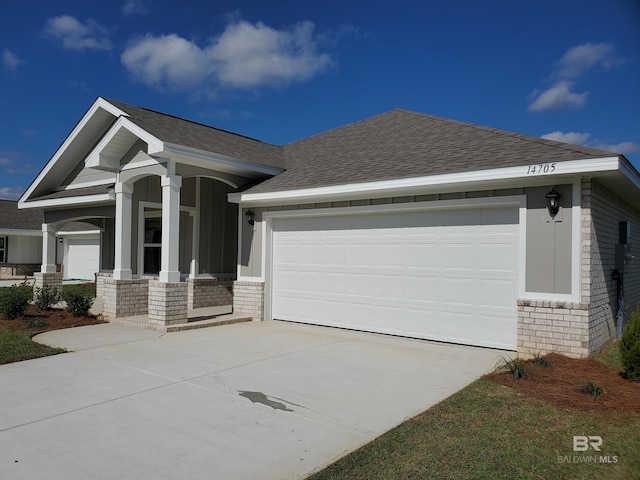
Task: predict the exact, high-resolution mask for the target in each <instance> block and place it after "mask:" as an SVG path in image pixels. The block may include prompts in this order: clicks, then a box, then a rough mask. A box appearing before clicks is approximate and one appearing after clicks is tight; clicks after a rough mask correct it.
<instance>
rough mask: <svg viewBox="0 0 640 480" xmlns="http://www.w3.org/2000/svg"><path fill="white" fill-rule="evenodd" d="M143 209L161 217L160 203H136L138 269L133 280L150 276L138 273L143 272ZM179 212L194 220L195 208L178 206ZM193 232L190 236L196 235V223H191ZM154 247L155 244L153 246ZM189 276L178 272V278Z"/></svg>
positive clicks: (187, 273) (186, 273) (142, 201)
mask: <svg viewBox="0 0 640 480" xmlns="http://www.w3.org/2000/svg"><path fill="white" fill-rule="evenodd" d="M145 208H152V209H154V210H160V212H158V213H159V214H160V215H159V216H162V203H158V202H148V201H144V200H141V201H139V202H138V260H137V264H138V269H137V274H136V275H135V278H142V277H149V276H150V275H145V274H144V273H140V272H142V271H143V270H144V258H143V255H144V246H145V243H144V219H145V213H144V209H145ZM180 212H188V213H189V215H191V216H193V217H194V218H195V215H196V207H189V206H185V205H180ZM192 230H193V232H192V235H196V234H198V231H197V229H196V222H195V221H194V222H193V228H192ZM154 245H155V244H154ZM192 256H193V252H192ZM188 276H189V272H180V277H181V278H182V277H188Z"/></svg>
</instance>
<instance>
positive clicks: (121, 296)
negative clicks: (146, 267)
mask: <svg viewBox="0 0 640 480" xmlns="http://www.w3.org/2000/svg"><path fill="white" fill-rule="evenodd" d="M99 284H100V296H101V297H102V298H103V300H104V303H103V307H102V314H103V315H104V317H105V319H107V320H111V319H115V318H119V317H130V316H135V315H144V314H146V313H147V311H148V307H147V305H148V303H149V293H148V289H149V287H148V284H149V280H148V279H135V280H115V279H114V278H112V277H106V276H103V277H102V278H101V279H100V280H99ZM96 296H98V281H97V282H96Z"/></svg>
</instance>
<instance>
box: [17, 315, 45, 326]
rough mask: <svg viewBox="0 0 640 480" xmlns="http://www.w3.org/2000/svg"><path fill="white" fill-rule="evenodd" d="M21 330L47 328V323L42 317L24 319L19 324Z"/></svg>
mask: <svg viewBox="0 0 640 480" xmlns="http://www.w3.org/2000/svg"><path fill="white" fill-rule="evenodd" d="M20 326H21V327H22V328H44V327H46V326H47V321H46V320H45V319H44V318H42V317H35V318H25V319H24V320H22V322H20Z"/></svg>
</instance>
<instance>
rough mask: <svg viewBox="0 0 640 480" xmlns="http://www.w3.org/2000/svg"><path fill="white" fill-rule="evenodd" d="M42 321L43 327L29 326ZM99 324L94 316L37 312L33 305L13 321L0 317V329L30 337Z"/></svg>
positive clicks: (53, 311)
mask: <svg viewBox="0 0 640 480" xmlns="http://www.w3.org/2000/svg"><path fill="white" fill-rule="evenodd" d="M39 319H42V320H44V322H45V324H44V325H43V326H30V325H34V324H36V323H40V320H39ZM99 323H105V322H104V321H103V320H100V319H99V318H97V317H96V316H95V315H88V316H86V317H74V316H73V315H71V314H70V313H69V312H67V311H66V310H62V309H57V308H53V309H51V310H46V311H43V310H38V308H36V306H35V305H32V304H29V305H28V306H27V310H26V312H25V314H24V315H23V316H21V317H18V318H16V319H15V320H5V318H4V317H2V316H1V315H0V327H7V328H11V329H12V330H17V331H20V332H25V333H27V334H29V335H30V336H33V335H37V334H38V333H43V332H49V331H51V330H59V329H61V328H71V327H81V326H84V325H97V324H99Z"/></svg>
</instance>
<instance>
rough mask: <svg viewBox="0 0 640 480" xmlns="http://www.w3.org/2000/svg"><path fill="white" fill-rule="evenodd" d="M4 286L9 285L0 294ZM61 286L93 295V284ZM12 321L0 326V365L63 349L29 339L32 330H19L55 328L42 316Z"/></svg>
mask: <svg viewBox="0 0 640 480" xmlns="http://www.w3.org/2000/svg"><path fill="white" fill-rule="evenodd" d="M16 283H19V282H16ZM4 288H9V287H1V288H0V295H1V294H2V290H3V289H4ZM62 288H63V291H74V292H79V293H81V294H83V295H86V296H91V297H95V285H94V284H78V285H64V286H63V287H62ZM13 322H15V324H14V326H11V325H10V326H0V365H3V364H6V363H13V362H21V361H24V360H30V359H32V358H40V357H46V356H48V355H56V354H58V353H63V352H64V351H65V350H63V349H60V348H51V347H48V346H46V345H42V344H40V343H37V342H34V341H33V340H32V339H31V337H32V336H33V334H34V333H33V332H25V331H21V329H29V328H32V329H37V330H40V331H46V330H48V329H50V328H55V327H54V326H49V327H50V328H47V327H48V326H47V321H46V320H45V319H44V318H40V317H35V318H33V317H31V318H29V317H25V318H24V319H20V318H18V319H16V320H12V321H11V322H10V324H11V323H13Z"/></svg>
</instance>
